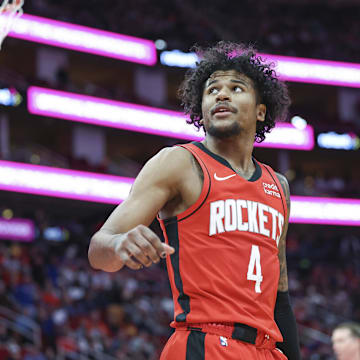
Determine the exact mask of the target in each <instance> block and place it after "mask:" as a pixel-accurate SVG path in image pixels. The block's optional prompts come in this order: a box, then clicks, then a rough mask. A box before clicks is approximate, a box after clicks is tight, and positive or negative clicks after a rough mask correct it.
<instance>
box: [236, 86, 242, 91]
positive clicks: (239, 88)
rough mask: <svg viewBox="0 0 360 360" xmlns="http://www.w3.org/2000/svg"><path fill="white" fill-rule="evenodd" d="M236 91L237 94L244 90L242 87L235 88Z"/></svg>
mask: <svg viewBox="0 0 360 360" xmlns="http://www.w3.org/2000/svg"><path fill="white" fill-rule="evenodd" d="M234 91H235V92H241V91H243V90H242V88H241V87H240V86H234Z"/></svg>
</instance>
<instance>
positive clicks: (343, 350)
mask: <svg viewBox="0 0 360 360" xmlns="http://www.w3.org/2000/svg"><path fill="white" fill-rule="evenodd" d="M331 341H332V345H333V349H334V352H335V355H336V358H337V359H338V360H359V359H360V339H359V338H357V337H355V336H353V335H352V333H351V331H350V329H346V328H339V329H336V330H334V332H333V335H332V337H331Z"/></svg>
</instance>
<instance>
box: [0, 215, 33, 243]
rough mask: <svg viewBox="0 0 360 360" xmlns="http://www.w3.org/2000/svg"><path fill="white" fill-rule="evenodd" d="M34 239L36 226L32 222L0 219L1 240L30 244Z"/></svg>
mask: <svg viewBox="0 0 360 360" xmlns="http://www.w3.org/2000/svg"><path fill="white" fill-rule="evenodd" d="M34 238H35V226H34V223H33V222H32V221H31V220H28V219H9V220H8V219H1V218H0V239H4V240H17V241H26V242H30V241H33V240H34Z"/></svg>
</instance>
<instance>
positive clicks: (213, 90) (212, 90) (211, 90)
mask: <svg viewBox="0 0 360 360" xmlns="http://www.w3.org/2000/svg"><path fill="white" fill-rule="evenodd" d="M216 92H218V89H217V88H216V87H213V88H211V89H210V90H209V94H214V93H216Z"/></svg>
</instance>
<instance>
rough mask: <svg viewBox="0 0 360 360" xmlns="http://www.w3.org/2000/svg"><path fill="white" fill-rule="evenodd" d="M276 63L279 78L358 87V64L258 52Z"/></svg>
mask: <svg viewBox="0 0 360 360" xmlns="http://www.w3.org/2000/svg"><path fill="white" fill-rule="evenodd" d="M259 55H260V56H261V57H263V58H264V59H266V61H273V62H274V63H275V64H276V68H275V69H276V72H277V73H278V74H279V77H280V79H282V80H285V81H286V80H287V81H294V82H303V83H312V84H324V85H335V86H344V87H355V88H360V64H355V63H346V62H339V61H327V60H318V59H306V58H299V57H290V56H280V55H270V54H259Z"/></svg>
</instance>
